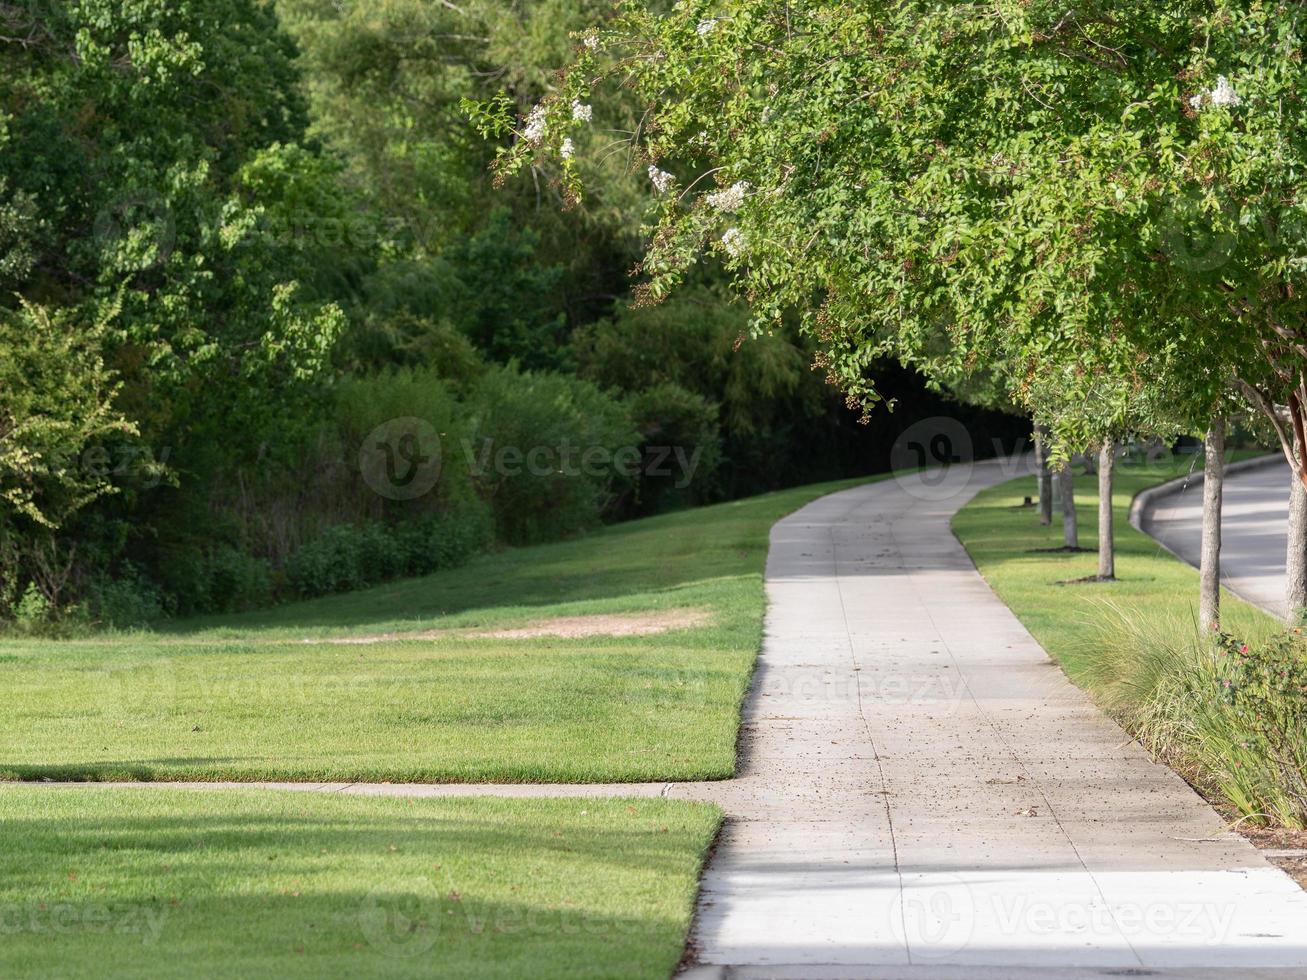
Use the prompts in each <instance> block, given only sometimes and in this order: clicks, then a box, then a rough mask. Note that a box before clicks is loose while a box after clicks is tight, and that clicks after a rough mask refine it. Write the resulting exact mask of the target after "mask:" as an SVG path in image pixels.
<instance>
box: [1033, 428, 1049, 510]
mask: <svg viewBox="0 0 1307 980" xmlns="http://www.w3.org/2000/svg"><path fill="white" fill-rule="evenodd" d="M1035 481H1036V483H1037V484H1038V486H1039V523H1040V524H1043V525H1044V526H1048V525H1049V524H1052V523H1053V473H1052V471H1051V470H1049V468H1048V428H1047V427H1046V426H1042V425H1039V424H1038V423H1036V425H1035Z"/></svg>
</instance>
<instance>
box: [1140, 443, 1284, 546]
mask: <svg viewBox="0 0 1307 980" xmlns="http://www.w3.org/2000/svg"><path fill="white" fill-rule="evenodd" d="M1282 462H1284V456H1283V455H1281V454H1280V453H1268V454H1267V455H1265V456H1256V457H1254V458H1253V459H1241V460H1239V461H1238V462H1237V463H1227V464H1226V467H1225V475H1226V476H1233V475H1234V474H1236V473H1245V472H1247V471H1248V470H1259V469H1262V468H1263V467H1266V466H1274V465H1275V464H1277V463H1282ZM1202 484H1203V471H1202V470H1198V471H1197V472H1196V473H1189V474H1186V475H1184V476H1178V477H1176V478H1175V479H1174V480H1167V481H1166V482H1165V483H1159V484H1157V486H1155V487H1147V488H1145V489H1143V490H1140V491H1139V492H1138V493H1137V494H1135V495H1134V499H1133V500H1131V501H1130V526H1131V527H1133V528H1134V529H1135V530H1136V531H1142V532H1143V533H1144V534H1148V529H1147V528H1146V527H1145V526H1144V525H1145V522H1146V521H1147V520H1148V511H1149V510H1151V509H1152V507H1153V505H1154V504H1155V503H1157V501H1158V500H1160V499H1162V498H1163V497H1169V496H1171V495H1173V494H1177V493H1182V492H1184V491H1185V490H1188V489H1189V488H1190V487H1191V486H1193V487H1200V486H1202ZM1148 536H1149V537H1150V538H1151V537H1152V535H1151V534H1148ZM1154 540H1156V538H1154ZM1157 543H1158V544H1160V545H1162V547H1163V548H1166V545H1164V544H1162V542H1160V541H1158V542H1157ZM1166 550H1167V551H1169V552H1171V554H1173V555H1174V554H1175V552H1174V551H1171V549H1170V548H1166ZM1176 557H1177V558H1179V557H1180V556H1179V555H1176Z"/></svg>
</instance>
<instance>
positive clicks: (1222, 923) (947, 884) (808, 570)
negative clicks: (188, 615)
mask: <svg viewBox="0 0 1307 980" xmlns="http://www.w3.org/2000/svg"><path fill="white" fill-rule="evenodd" d="M1023 465H1024V464H1017V463H1012V462H1006V461H1004V462H994V463H984V464H978V465H976V466H974V467H953V468H952V469H951V470H949V471H947V472H946V473H943V474H941V473H939V472H935V473H924V474H914V475H910V476H902V477H900V478H898V479H894V480H887V481H883V482H880V483H874V484H868V485H866V486H863V487H859V488H856V489H853V490H847V491H844V492H841V493H837V494H833V495H831V496H828V497H824V498H822V499H820V500H818V501H815V502H814V503H811V504H809V505H808V506H806V507H804V508H803V509H802V510H800V511H798V512H796V513H795V514H793V515H791V516H790V517H788V518H786V519H784V520H782V521H780V522H779V523H778V524H777V525H776V526H775V527H774V528H773V530H772V534H771V551H770V554H769V557H768V564H767V594H768V612H767V619H766V628H765V637H764V642H763V650H762V655H761V658H760V660H759V664H758V668H757V674H756V676H755V679H754V685H753V689H752V693H751V695H750V698H749V700H748V704H747V706H746V710H745V717H744V724H743V729H742V734H741V766H740V773H739V775H738V777H737V778H735V779H732V780H729V781H725V782H719V783H671V784H667V783H659V784H649V785H640V786H625V785H619V786H603V787H597V786H496V787H490V786H406V785H393V786H392V785H388V786H362V785H349V784H313V785H302V784H299V785H297V784H263V785H269V786H276V785H280V786H282V787H283V788H297V789H319V790H326V791H331V790H335V791H344V792H369V793H381V792H384V793H395V794H404V795H415V796H418V795H420V796H430V795H441V796H448V795H460V796H461V795H480V794H487V793H493V794H496V795H506V796H528V795H551V796H583V795H593V794H595V793H604V794H616V795H642V796H664V797H668V798H672V799H700V800H711V801H713V802H716V803H718V804H720V805H721V806H722V807H723V808H724V809H725V810H726V813H727V815H728V822H727V825H726V828H725V830H724V832H723V835H722V838H721V840H720V843H719V846H718V848H717V850H716V852H715V854H714V855H713V858H712V861H711V863H710V865H709V867H708V869H707V871H706V873H705V875H704V879H703V887H702V891H701V895H700V903H699V909H698V914H697V918H696V922H695V928H694V935H693V939H692V942H693V944H694V949H695V953H696V957H697V961H696V962H697V965H696V966H694V967H692V968H691V969H690V970H689V971H688V973H689V974H693V975H694V976H704V977H726V976H730V977H796V978H804V980H818V978H822V977H830V978H845V977H847V978H851V977H875V978H905V980H912V978H921V980H953V978H957V980H963V978H966V980H985V978H992V980H997V978H1008V980H1017V978H1030V980H1034V978H1040V980H1044V978H1050V980H1054V978H1055V980H1073V978H1081V977H1102V976H1141V975H1146V976H1177V977H1179V976H1183V977H1190V978H1195V980H1197V978H1205V977H1213V978H1216V977H1220V978H1229V980H1233V978H1235V977H1238V978H1248V977H1277V978H1279V977H1283V978H1289V977H1307V893H1304V892H1303V891H1302V890H1301V889H1300V888H1299V887H1298V886H1297V885H1296V884H1295V883H1294V882H1293V881H1292V880H1291V879H1290V878H1289V877H1288V876H1287V875H1285V874H1284V873H1283V872H1281V871H1279V870H1278V869H1276V868H1274V867H1272V866H1271V865H1269V864H1268V863H1267V862H1266V861H1264V860H1263V859H1262V857H1261V856H1260V855H1259V854H1258V853H1257V852H1256V850H1255V849H1254V848H1253V847H1252V846H1251V845H1250V844H1248V843H1247V842H1246V841H1244V840H1243V839H1242V838H1241V837H1239V836H1238V835H1237V834H1234V833H1230V832H1227V831H1226V830H1225V827H1224V825H1223V823H1222V821H1221V819H1220V818H1219V817H1218V816H1217V814H1216V813H1215V812H1214V811H1213V810H1212V809H1211V808H1210V807H1208V806H1207V805H1206V804H1205V803H1204V802H1203V801H1202V800H1201V799H1200V798H1199V797H1198V796H1197V795H1196V794H1195V793H1194V792H1193V791H1192V790H1191V789H1189V787H1188V786H1187V785H1186V784H1185V783H1184V782H1183V781H1182V780H1181V779H1180V778H1179V777H1178V776H1176V775H1175V774H1174V773H1172V772H1171V771H1170V770H1169V769H1166V768H1165V767H1163V766H1160V765H1157V764H1155V763H1153V762H1152V761H1151V760H1150V759H1149V758H1148V756H1147V755H1146V753H1144V751H1143V750H1142V749H1140V748H1139V747H1138V746H1137V745H1135V744H1134V743H1133V742H1131V741H1130V740H1129V738H1128V737H1127V736H1126V735H1125V734H1124V732H1122V731H1121V729H1120V728H1118V727H1117V726H1116V725H1115V724H1113V723H1112V722H1111V721H1109V720H1108V719H1107V718H1105V717H1104V716H1103V715H1102V714H1101V713H1100V712H1099V711H1097V710H1096V709H1095V708H1094V707H1093V705H1091V704H1090V703H1089V701H1088V699H1087V698H1086V697H1085V695H1084V694H1083V693H1082V692H1081V691H1080V690H1079V689H1078V688H1076V687H1075V686H1073V685H1072V684H1071V683H1070V682H1069V681H1068V680H1067V679H1066V678H1065V676H1064V675H1063V674H1062V672H1061V670H1060V669H1058V668H1057V667H1056V666H1055V665H1054V664H1053V663H1051V662H1050V660H1049V658H1048V656H1047V655H1046V654H1045V653H1044V651H1043V650H1042V649H1041V648H1040V647H1039V645H1038V644H1037V643H1036V642H1035V641H1034V639H1033V638H1032V637H1031V635H1030V634H1029V633H1028V632H1027V631H1026V629H1025V628H1024V627H1023V626H1022V625H1021V624H1020V623H1019V622H1018V621H1017V619H1016V618H1015V616H1013V614H1012V613H1011V611H1010V610H1008V608H1007V607H1006V606H1005V605H1003V603H1002V602H1001V601H999V599H998V598H997V597H996V596H995V595H994V594H993V592H991V591H990V589H989V587H988V586H987V585H986V584H985V582H984V581H983V579H981V577H980V575H979V574H978V573H977V572H976V570H975V568H974V566H973V565H972V563H971V560H970V559H969V558H968V556H967V554H966V552H965V551H964V550H963V549H962V547H961V545H960V544H959V543H958V541H957V540H956V538H954V537H953V534H952V532H951V530H950V528H949V521H950V519H951V517H952V515H953V514H954V513H955V512H956V511H957V510H958V509H959V508H960V507H961V506H962V505H963V504H965V503H966V502H967V500H969V499H970V498H971V497H972V496H973V495H974V493H975V492H976V491H977V490H979V489H981V488H982V487H985V486H988V485H992V484H994V483H998V482H1001V481H1003V480H1005V479H1008V478H1010V477H1012V476H1015V475H1017V474H1018V472H1019V469H1018V467H1019V466H1023ZM161 785H174V786H175V785H177V784H161ZM209 785H212V784H209ZM241 785H250V784H241Z"/></svg>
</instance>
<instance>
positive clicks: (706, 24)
mask: <svg viewBox="0 0 1307 980" xmlns="http://www.w3.org/2000/svg"><path fill="white" fill-rule="evenodd" d="M716 26H717V18H715V17H709V18H707V19H705V20H701V21H699V24H698V26H697V27H695V29H694V33H696V34H698V35H699V36H700V37H703V36H704V35H706V34H711V33H712V32H713V29H714V28H716Z"/></svg>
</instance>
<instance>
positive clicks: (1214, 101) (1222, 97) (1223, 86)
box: [1189, 75, 1242, 112]
mask: <svg viewBox="0 0 1307 980" xmlns="http://www.w3.org/2000/svg"><path fill="white" fill-rule="evenodd" d="M1240 101H1242V100H1241V99H1240V98H1239V93H1238V92H1236V91H1235V90H1234V85H1232V84H1231V83H1230V80H1229V79H1228V78H1226V77H1225V76H1224V75H1217V76H1216V84H1215V85H1213V86H1212V87H1211V88H1210V89H1208V90H1207V91H1206V92H1199V93H1198V94H1197V95H1195V96H1193V97H1192V98H1191V99H1190V100H1189V105H1190V107H1191V108H1192V109H1193V110H1194V111H1195V112H1197V111H1198V110H1200V109H1202V107H1203V106H1204V105H1214V106H1229V107H1230V108H1234V107H1235V106H1237V105H1238V104H1239V103H1240Z"/></svg>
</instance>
